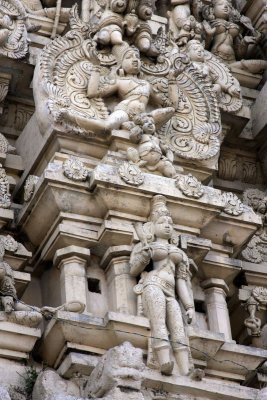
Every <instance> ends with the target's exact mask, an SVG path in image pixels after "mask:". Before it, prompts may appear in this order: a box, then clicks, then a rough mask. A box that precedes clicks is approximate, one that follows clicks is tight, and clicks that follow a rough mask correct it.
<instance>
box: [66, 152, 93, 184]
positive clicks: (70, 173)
mask: <svg viewBox="0 0 267 400" xmlns="http://www.w3.org/2000/svg"><path fill="white" fill-rule="evenodd" d="M63 173H64V175H65V176H66V177H67V178H68V179H71V180H72V181H75V182H84V181H86V179H87V178H88V174H89V171H88V169H87V168H86V167H85V166H84V164H83V162H82V161H81V160H79V158H77V157H74V156H72V157H70V158H69V159H68V160H66V161H65V162H64V163H63Z"/></svg>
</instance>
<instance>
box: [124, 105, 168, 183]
mask: <svg viewBox="0 0 267 400" xmlns="http://www.w3.org/2000/svg"><path fill="white" fill-rule="evenodd" d="M171 116H172V115H171V112H170V117H171ZM124 126H125V124H124ZM127 127H128V129H129V130H130V140H131V141H132V142H133V143H136V144H138V147H137V149H135V148H133V147H130V148H128V150H127V158H128V160H129V161H131V162H132V163H135V164H136V165H138V166H139V167H141V168H144V169H146V170H147V171H150V172H154V171H157V172H159V173H160V174H162V175H163V176H166V177H167V178H174V177H175V176H176V170H175V168H174V166H173V164H172V163H173V152H172V151H171V150H170V149H169V148H168V147H167V146H164V144H163V143H162V141H161V140H160V138H158V137H157V135H156V124H155V120H154V118H153V116H152V115H149V114H141V115H137V116H136V117H134V119H133V121H132V122H131V123H129V124H128V126H127Z"/></svg>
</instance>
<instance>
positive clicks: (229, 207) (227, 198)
mask: <svg viewBox="0 0 267 400" xmlns="http://www.w3.org/2000/svg"><path fill="white" fill-rule="evenodd" d="M222 201H223V203H224V209H223V211H224V212H225V213H226V214H229V215H234V216H238V215H241V214H243V212H244V211H245V208H244V204H243V203H242V202H241V200H240V199H239V198H238V197H237V196H236V195H235V194H234V193H232V192H225V193H223V195H222Z"/></svg>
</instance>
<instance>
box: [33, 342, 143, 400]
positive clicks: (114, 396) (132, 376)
mask: <svg viewBox="0 0 267 400" xmlns="http://www.w3.org/2000/svg"><path fill="white" fill-rule="evenodd" d="M144 368H145V366H144V363H143V354H142V351H141V350H140V349H136V348H135V347H133V346H132V345H131V343H128V342H124V343H123V344H121V345H120V346H116V347H113V348H111V349H110V350H108V351H107V352H106V354H104V355H103V356H102V357H101V358H100V360H99V362H98V364H97V365H96V367H95V368H94V370H93V372H92V373H91V375H90V377H89V378H88V379H87V382H86V384H85V388H82V387H81V388H79V387H78V386H77V385H76V384H75V383H74V382H72V381H66V380H64V379H62V378H60V376H59V375H58V374H57V373H56V372H54V371H52V370H46V371H44V372H41V374H40V375H39V376H38V378H37V381H36V383H35V387H34V390H33V396H32V399H33V400H63V399H64V400H83V399H84V400H85V399H106V400H123V399H125V398H126V397H127V398H131V399H132V400H144V397H143V395H142V393H141V383H142V379H143V378H142V372H143V370H144Z"/></svg>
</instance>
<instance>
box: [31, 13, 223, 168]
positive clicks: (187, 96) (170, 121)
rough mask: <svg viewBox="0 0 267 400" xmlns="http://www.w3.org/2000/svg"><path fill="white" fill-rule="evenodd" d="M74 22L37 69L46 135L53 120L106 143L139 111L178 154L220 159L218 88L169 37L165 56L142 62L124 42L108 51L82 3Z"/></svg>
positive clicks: (42, 126) (46, 51)
mask: <svg viewBox="0 0 267 400" xmlns="http://www.w3.org/2000/svg"><path fill="white" fill-rule="evenodd" d="M70 25H71V28H72V29H71V31H70V32H69V33H68V34H67V35H65V36H63V37H62V38H57V39H55V40H54V41H52V42H51V43H50V44H48V45H47V46H46V48H45V49H44V51H43V52H42V54H41V57H40V61H39V64H38V65H37V68H36V70H35V76H34V92H35V93H38V96H36V111H37V117H38V122H39V125H40V129H41V131H42V132H45V131H46V129H48V127H49V126H50V124H51V122H50V121H51V118H52V123H53V124H54V126H57V127H60V129H64V132H65V133H66V132H69V133H71V134H73V133H76V134H79V135H83V136H85V137H87V138H92V139H99V140H101V138H102V140H103V139H104V138H105V135H106V134H108V133H109V132H110V131H112V130H113V129H121V128H122V127H123V124H124V123H125V122H132V121H133V119H134V117H136V115H139V114H140V113H149V114H151V115H152V116H153V118H154V120H155V123H156V126H157V136H158V137H159V138H160V139H161V143H163V144H164V146H165V148H169V149H170V150H172V151H173V152H174V153H175V154H176V155H178V156H179V157H181V158H185V159H192V160H207V159H212V158H215V157H217V156H218V153H219V149H220V141H221V122H220V111H219V106H218V101H217V98H216V94H215V93H214V90H213V85H212V83H210V82H207V80H205V78H203V76H202V74H201V73H200V72H199V71H197V70H196V68H194V66H193V65H191V64H190V62H189V61H190V60H189V59H188V58H186V57H184V56H180V55H179V54H177V52H176V53H172V47H171V46H172V45H171V42H170V43H169V46H167V47H166V46H164V42H165V41H166V37H165V36H164V35H163V38H162V47H161V49H162V54H161V56H160V57H159V58H158V59H154V60H153V61H152V60H151V59H144V58H143V56H142V59H141V58H140V53H139V50H138V49H137V48H136V47H132V46H129V43H126V42H125V41H123V43H121V44H115V45H113V46H112V48H111V51H109V52H107V50H102V49H101V48H99V47H97V44H96V42H95V41H94V40H92V39H91V35H92V28H91V26H90V25H86V24H84V23H83V22H82V21H81V20H80V19H79V17H78V14H77V8H75V7H74V8H73V10H72V11H71V17H70ZM63 49H64V51H63ZM63 54H64V55H63ZM108 66H109V67H110V68H111V69H110V70H109V71H108V70H107V67H108ZM59 69H60V71H59ZM59 77H60V78H59ZM40 81H42V82H43V85H42V88H41V90H40V85H39V82H40ZM107 104H108V106H107ZM108 108H109V110H110V111H108ZM151 108H152V111H151ZM169 154H170V152H169ZM167 158H168V157H167Z"/></svg>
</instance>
